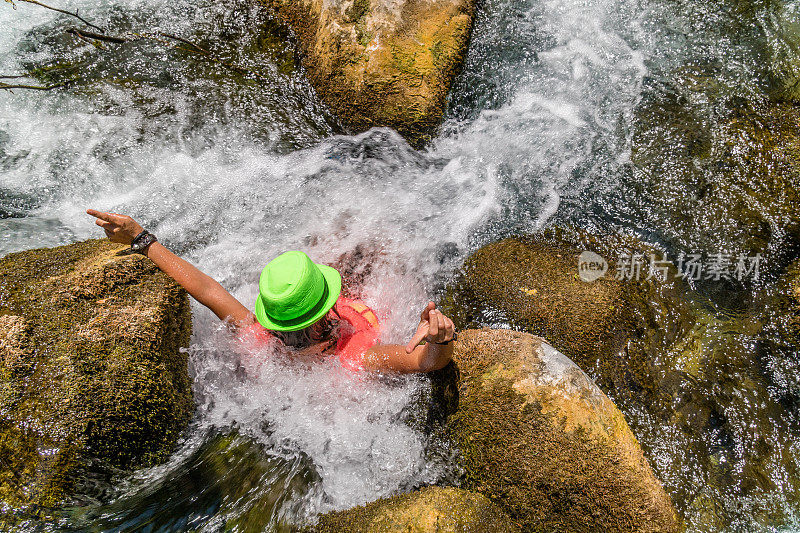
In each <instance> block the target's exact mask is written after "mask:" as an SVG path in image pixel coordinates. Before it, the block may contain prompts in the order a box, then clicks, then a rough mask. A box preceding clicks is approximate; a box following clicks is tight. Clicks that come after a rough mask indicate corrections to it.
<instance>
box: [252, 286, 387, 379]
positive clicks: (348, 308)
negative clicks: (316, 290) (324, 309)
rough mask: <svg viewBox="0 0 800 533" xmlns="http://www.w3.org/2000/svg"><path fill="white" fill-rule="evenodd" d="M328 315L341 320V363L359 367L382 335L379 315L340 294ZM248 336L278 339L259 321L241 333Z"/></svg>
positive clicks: (338, 347)
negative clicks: (363, 357) (365, 354)
mask: <svg viewBox="0 0 800 533" xmlns="http://www.w3.org/2000/svg"><path fill="white" fill-rule="evenodd" d="M334 311H335V312H334ZM337 315H338V316H337ZM328 318H329V319H331V320H339V338H338V339H337V341H336V349H335V350H334V353H335V354H336V355H337V356H338V357H339V360H340V361H341V362H342V366H344V367H345V368H348V369H350V370H358V369H360V368H361V357H362V356H363V355H364V353H365V352H366V351H367V350H369V349H370V348H371V347H372V346H375V345H376V344H377V343H378V339H379V337H380V324H379V323H378V317H377V315H375V312H374V311H373V310H372V309H370V308H369V307H367V306H366V304H364V302H362V301H361V300H350V299H349V298H345V297H344V296H339V299H338V300H336V304H335V305H334V306H333V309H331V310H330V311H329V312H328ZM245 335H246V336H250V335H252V336H253V338H255V339H256V344H257V345H259V346H264V345H267V344H269V343H270V342H272V340H274V339H275V337H274V336H273V335H272V334H271V333H270V332H269V330H267V329H266V328H264V326H262V325H261V324H259V323H258V322H256V323H255V324H253V325H252V326H248V327H247V328H245V329H244V330H243V331H242V336H245Z"/></svg>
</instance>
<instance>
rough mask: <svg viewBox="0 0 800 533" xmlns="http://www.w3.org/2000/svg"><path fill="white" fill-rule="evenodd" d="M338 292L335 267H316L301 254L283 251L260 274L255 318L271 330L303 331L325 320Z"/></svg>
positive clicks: (338, 281) (339, 288)
mask: <svg viewBox="0 0 800 533" xmlns="http://www.w3.org/2000/svg"><path fill="white" fill-rule="evenodd" d="M341 292H342V276H341V275H339V272H337V271H336V269H335V268H331V267H329V266H326V265H318V264H316V263H314V262H313V261H312V260H311V258H310V257H308V256H307V255H306V254H304V253H303V252H298V251H291V252H285V253H282V254H281V255H279V256H278V257H276V258H275V259H273V260H272V261H270V262H269V263H268V264H267V266H266V267H264V270H262V271H261V277H260V278H259V280H258V298H257V299H256V319H257V320H258V322H259V323H260V324H261V325H262V326H264V327H265V328H267V329H271V330H274V331H296V330H298V329H303V328H305V327H308V326H310V325H311V324H313V323H314V322H316V321H317V320H319V319H320V318H322V317H324V316H325V313H327V312H328V311H329V310H330V309H331V307H333V305H334V304H335V303H336V299H337V298H339V293H341Z"/></svg>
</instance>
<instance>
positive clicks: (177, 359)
mask: <svg viewBox="0 0 800 533" xmlns="http://www.w3.org/2000/svg"><path fill="white" fill-rule="evenodd" d="M123 249H124V247H123V246H120V245H117V244H112V243H110V242H109V241H106V240H91V241H86V242H81V243H76V244H71V245H68V246H62V247H59V248H52V249H39V250H31V251H26V252H20V253H15V254H11V255H8V256H6V257H4V258H2V259H1V260H0V387H1V388H0V462H2V464H3V468H2V471H1V472H0V499H2V500H3V501H4V502H5V503H6V504H7V505H8V506H10V508H12V509H14V510H16V511H20V510H21V509H23V508H26V507H28V506H30V505H34V506H53V505H56V504H59V503H61V502H64V501H65V500H70V499H75V498H77V499H78V500H80V495H81V493H82V492H84V491H83V490H82V488H83V489H87V487H81V483H94V481H90V480H89V478H90V477H92V476H96V475H98V469H100V470H101V471H102V469H103V468H106V467H109V468H126V467H130V466H138V465H149V464H154V463H156V462H158V461H160V460H162V459H164V458H166V457H167V455H168V454H169V453H170V452H171V450H172V448H173V447H174V445H175V443H176V441H177V439H178V436H179V434H180V432H181V431H182V429H183V428H184V426H185V425H186V423H187V422H188V420H189V418H190V416H191V412H192V409H193V402H192V395H191V383H190V379H189V376H188V371H187V355H186V353H185V352H181V350H180V349H181V347H184V346H187V345H188V343H189V336H190V333H191V314H190V310H189V302H188V298H187V296H186V293H185V291H184V290H183V289H181V288H180V287H179V286H178V285H177V284H175V283H174V282H173V281H172V280H171V279H170V278H169V277H168V276H166V275H165V274H163V273H162V272H160V271H159V270H158V268H157V267H156V266H155V265H154V264H153V263H152V262H151V261H149V260H148V259H146V258H145V257H143V256H140V255H119V252H120V251H121V250H123Z"/></svg>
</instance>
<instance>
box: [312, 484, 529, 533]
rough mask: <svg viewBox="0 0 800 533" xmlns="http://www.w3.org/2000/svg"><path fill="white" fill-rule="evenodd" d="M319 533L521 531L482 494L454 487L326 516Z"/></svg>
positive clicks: (322, 520)
mask: <svg viewBox="0 0 800 533" xmlns="http://www.w3.org/2000/svg"><path fill="white" fill-rule="evenodd" d="M312 531H315V532H318V533H327V532H330V533H334V532H336V533H338V532H340V531H351V532H353V533H384V532H386V533H388V532H392V531H403V532H407V533H427V532H429V531H447V532H454V533H455V532H463V533H467V532H475V533H479V532H484V531H485V532H494V531H504V532H505V531H508V532H514V531H519V529H518V528H517V527H516V526H515V525H514V523H513V522H512V521H511V520H510V519H509V517H508V516H506V515H505V513H503V511H501V510H500V508H499V507H498V506H497V505H495V504H494V503H492V502H491V501H490V500H489V499H488V498H486V497H485V496H483V495H481V494H476V493H473V492H468V491H466V490H462V489H457V488H453V487H447V488H444V487H425V488H423V489H420V490H418V491H415V492H411V493H408V494H402V495H400V496H394V497H391V498H383V499H381V500H378V501H375V502H372V503H369V504H367V505H364V506H360V507H355V508H353V509H348V510H347V511H339V512H333V513H328V514H325V515H322V517H321V518H320V521H319V524H318V525H317V526H316V527H314V528H313V529H312Z"/></svg>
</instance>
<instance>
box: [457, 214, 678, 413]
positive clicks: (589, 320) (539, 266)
mask: <svg viewBox="0 0 800 533" xmlns="http://www.w3.org/2000/svg"><path fill="white" fill-rule="evenodd" d="M584 251H591V252H593V253H596V254H598V255H599V256H600V257H601V258H602V259H604V260H605V261H606V262H607V266H608V268H607V270H606V272H605V274H603V275H602V276H600V277H599V278H597V279H595V280H594V281H590V282H587V281H583V280H582V279H581V277H580V276H579V270H578V261H579V258H580V257H581V254H582V253H583V252H584ZM650 254H653V257H654V258H655V260H656V261H658V260H660V259H661V257H662V254H661V252H659V251H658V250H655V249H653V248H650V247H647V246H645V245H644V244H642V243H640V242H638V241H636V240H634V239H629V238H623V237H618V236H607V237H605V238H602V237H597V236H592V235H588V234H582V233H579V232H575V231H571V230H551V231H548V232H546V233H544V234H540V235H531V236H524V237H509V238H507V239H503V240H501V241H497V242H494V243H491V244H489V245H486V246H484V247H483V248H481V249H479V250H477V251H476V252H475V253H473V254H472V255H471V256H470V257H468V258H467V260H466V261H465V262H464V266H463V268H462V271H461V273H460V274H459V276H458V277H457V279H456V281H455V282H454V283H453V285H452V287H451V291H450V293H449V296H448V299H447V302H446V303H445V308H446V309H447V311H449V312H450V313H451V314H452V316H453V319H454V321H455V322H456V325H457V326H458V327H460V328H463V327H476V326H485V325H499V324H508V325H510V326H512V327H514V328H515V329H520V330H522V331H527V332H529V333H532V334H534V335H539V336H542V337H544V338H545V339H547V341H548V342H549V343H550V344H552V345H553V346H554V347H555V348H556V349H558V350H559V351H561V352H562V353H564V354H565V355H567V356H568V357H569V358H571V359H572V360H574V361H575V362H576V363H577V364H578V365H579V366H580V367H581V368H582V369H584V370H586V372H587V373H589V375H591V376H592V377H593V378H594V379H595V380H597V381H598V383H599V385H600V386H601V387H602V388H603V390H606V391H609V390H619V391H627V392H631V391H636V392H637V394H638V396H640V397H641V398H642V399H644V400H646V401H648V402H651V401H653V400H654V397H656V396H658V395H659V390H660V388H661V387H662V385H667V384H668V382H669V381H670V380H671V378H672V377H673V376H672V375H671V373H670V371H669V368H670V367H671V364H670V363H671V362H670V361H666V360H663V359H658V358H657V357H656V355H658V354H660V353H663V352H665V351H666V349H667V348H668V347H669V346H671V345H672V344H673V343H674V342H675V341H676V340H677V339H680V338H682V337H683V336H684V335H685V334H686V332H687V331H689V330H690V329H691V328H692V326H693V324H694V317H693V315H692V313H691V309H690V308H689V306H688V304H687V302H686V300H685V298H684V292H685V284H684V283H683V281H682V280H681V279H680V278H679V277H677V272H676V270H675V268H674V267H669V270H668V271H667V273H666V274H667V275H666V279H658V276H660V274H659V273H656V275H655V276H654V277H653V278H651V279H647V278H648V277H649V268H650V267H649V265H650V259H651V256H650ZM634 255H635V256H636V257H638V258H639V260H640V261H641V265H640V267H639V270H638V274H636V273H635V272H632V270H631V268H630V266H631V264H633V263H634V262H635V261H633V260H630V261H629V263H631V264H628V265H627V266H626V265H623V264H619V263H620V257H623V258H624V257H629V258H633V257H634ZM656 266H658V265H657V264H656ZM637 275H638V278H639V279H636V276H637ZM632 341H635V342H632ZM665 401H667V402H669V401H671V399H670V398H667V399H665Z"/></svg>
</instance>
